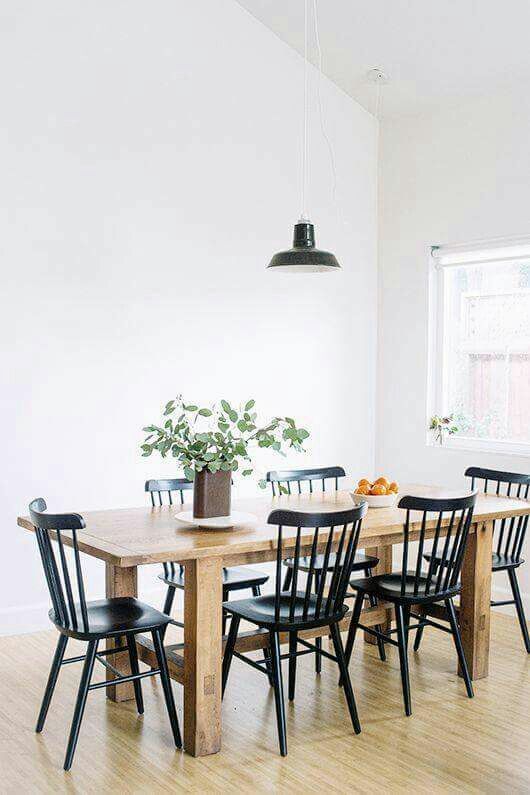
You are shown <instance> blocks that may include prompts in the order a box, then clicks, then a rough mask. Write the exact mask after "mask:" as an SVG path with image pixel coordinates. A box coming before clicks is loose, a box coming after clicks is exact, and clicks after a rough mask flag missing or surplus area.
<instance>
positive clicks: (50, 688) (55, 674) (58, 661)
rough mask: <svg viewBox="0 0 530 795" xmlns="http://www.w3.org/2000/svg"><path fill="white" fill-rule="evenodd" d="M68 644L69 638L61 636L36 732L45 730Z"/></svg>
mask: <svg viewBox="0 0 530 795" xmlns="http://www.w3.org/2000/svg"><path fill="white" fill-rule="evenodd" d="M67 643H68V636H67V635H63V634H59V639H58V641H57V647H56V649H55V654H54V655H53V662H52V667H51V668H50V673H49V676H48V681H47V683H46V690H45V691H44V697H43V699H42V705H41V708H40V712H39V717H38V719H37V727H36V729H35V731H36V732H41V731H42V730H43V728H44V722H45V720H46V715H47V714H48V708H49V706H50V701H51V700H52V696H53V691H54V690H55V685H56V684H57V677H58V676H59V671H60V670H61V664H62V661H63V657H64V652H65V651H66V644H67Z"/></svg>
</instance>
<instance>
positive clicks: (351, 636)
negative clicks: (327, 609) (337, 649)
mask: <svg viewBox="0 0 530 795" xmlns="http://www.w3.org/2000/svg"><path fill="white" fill-rule="evenodd" d="M363 601H364V594H363V593H362V591H358V592H357V598H356V599H355V604H354V606H353V613H352V617H351V621H350V628H349V629H348V639H347V641H346V651H345V652H344V659H345V660H346V667H348V666H349V664H350V660H351V655H352V651H353V644H354V642H355V633H356V632H357V626H358V625H359V618H360V616H361V610H362V607H363ZM342 685H343V681H342V675H341V677H340V679H339V687H342Z"/></svg>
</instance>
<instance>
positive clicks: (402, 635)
mask: <svg viewBox="0 0 530 795" xmlns="http://www.w3.org/2000/svg"><path fill="white" fill-rule="evenodd" d="M409 612H410V611H409V608H408V607H406V608H404V607H403V605H401V604H399V603H396V624H397V641H398V648H399V667H400V668H401V683H402V686H403V703H404V704H405V715H407V716H409V715H412V707H411V701H410V678H409V661H408V653H407V645H408V634H409V618H408V614H409Z"/></svg>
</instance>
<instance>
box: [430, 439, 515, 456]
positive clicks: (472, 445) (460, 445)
mask: <svg viewBox="0 0 530 795" xmlns="http://www.w3.org/2000/svg"><path fill="white" fill-rule="evenodd" d="M426 446H427V447H433V448H435V449H437V450H450V451H452V452H457V453H458V452H462V453H464V452H466V453H487V454H489V455H503V456H511V457H512V458H513V457H514V456H515V457H516V458H530V445H528V444H523V443H521V444H517V443H515V442H497V441H494V440H492V439H472V438H468V439H465V438H461V439H454V438H453V439H452V438H449V439H446V441H445V442H444V443H443V444H438V442H434V441H433V440H432V439H431V438H428V439H427V445H426Z"/></svg>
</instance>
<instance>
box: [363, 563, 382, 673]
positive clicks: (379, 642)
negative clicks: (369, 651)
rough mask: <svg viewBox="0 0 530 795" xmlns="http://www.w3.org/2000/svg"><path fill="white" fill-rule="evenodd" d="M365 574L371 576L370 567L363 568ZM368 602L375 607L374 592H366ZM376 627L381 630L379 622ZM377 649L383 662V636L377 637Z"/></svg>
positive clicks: (375, 597) (375, 598)
mask: <svg viewBox="0 0 530 795" xmlns="http://www.w3.org/2000/svg"><path fill="white" fill-rule="evenodd" d="M365 574H366V576H367V577H371V576H372V569H370V568H367V569H366V570H365ZM368 602H369V604H370V607H377V596H376V595H375V594H373V593H369V594H368ZM376 629H378V630H379V632H383V627H382V625H381V624H379V625H378V626H377V627H376ZM377 649H378V651H379V659H380V660H381V662H385V661H386V652H385V642H384V640H383V638H377Z"/></svg>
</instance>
